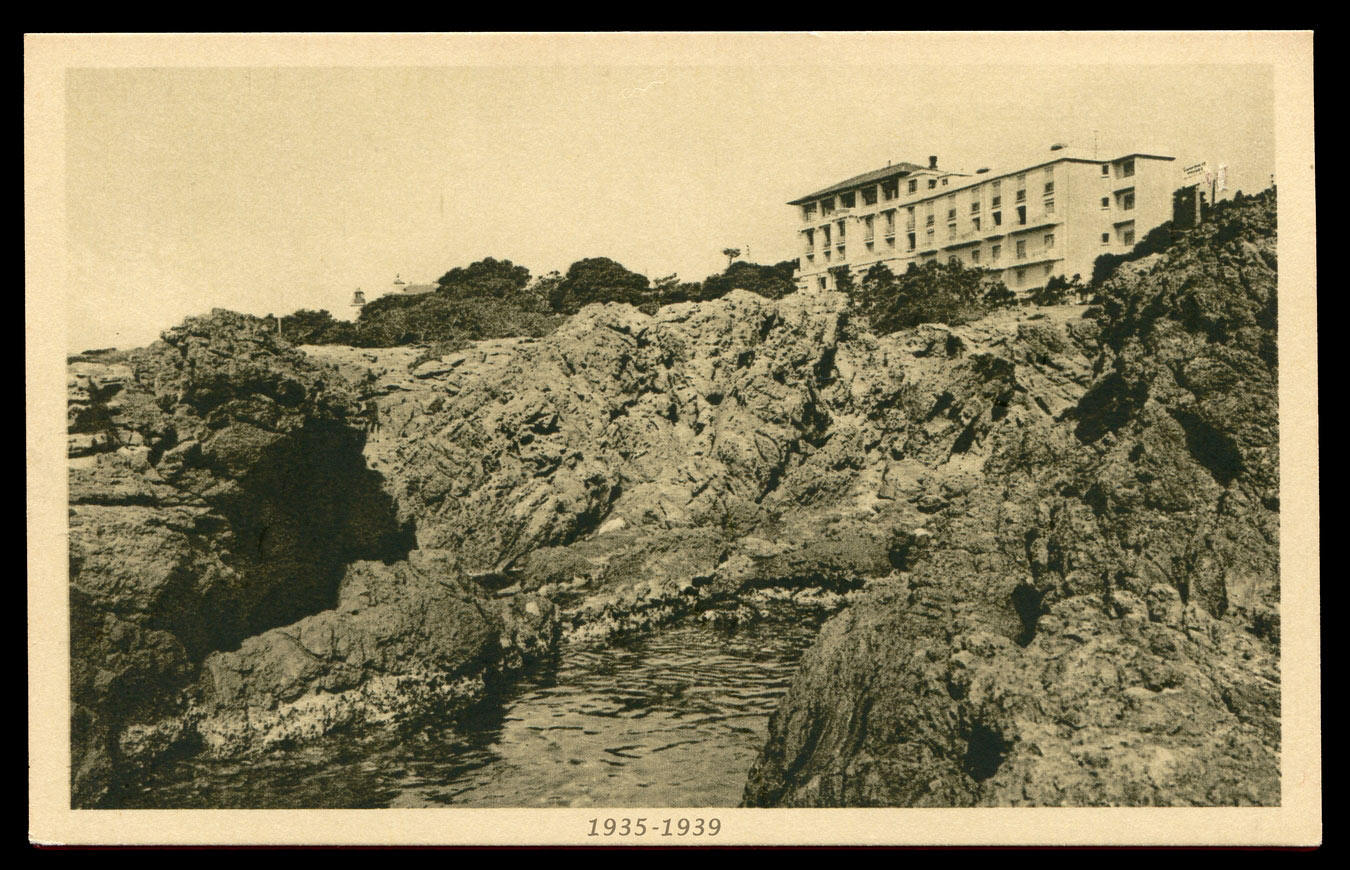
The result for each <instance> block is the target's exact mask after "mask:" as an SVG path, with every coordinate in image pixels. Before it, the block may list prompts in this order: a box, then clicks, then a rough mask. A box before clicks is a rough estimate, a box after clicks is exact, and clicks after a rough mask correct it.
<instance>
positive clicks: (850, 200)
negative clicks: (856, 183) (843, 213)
mask: <svg viewBox="0 0 1350 870" xmlns="http://www.w3.org/2000/svg"><path fill="white" fill-rule="evenodd" d="M857 204H858V197H857V196H856V195H855V194H854V193H853V191H851V190H850V191H849V192H848V193H844V194H840V196H839V205H840V206H842V207H843V208H853V206H855V205H857Z"/></svg>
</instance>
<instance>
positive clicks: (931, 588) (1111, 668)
mask: <svg viewBox="0 0 1350 870" xmlns="http://www.w3.org/2000/svg"><path fill="white" fill-rule="evenodd" d="M1215 218H1216V219H1215V222H1214V223H1212V224H1207V225H1205V226H1204V227H1202V228H1200V229H1198V230H1195V231H1192V232H1189V233H1186V234H1184V235H1181V236H1180V237H1179V238H1178V239H1177V240H1176V242H1175V244H1174V245H1173V246H1172V247H1171V248H1170V249H1168V250H1167V251H1166V252H1165V253H1163V254H1159V255H1154V256H1152V257H1150V258H1147V259H1144V260H1141V261H1138V262H1135V263H1131V264H1127V265H1126V266H1125V267H1123V268H1122V270H1121V271H1120V272H1119V273H1118V274H1117V275H1116V276H1115V277H1114V278H1112V279H1111V280H1110V281H1109V283H1108V284H1107V285H1106V287H1105V288H1104V298H1105V304H1104V307H1103V310H1102V312H1101V314H1100V317H1099V319H1098V321H1099V327H1100V332H1099V341H1100V347H1099V350H1098V352H1097V353H1096V354H1095V355H1094V362H1093V378H1092V382H1091V384H1090V386H1089V387H1088V389H1087V390H1086V392H1084V393H1083V395H1082V396H1081V397H1080V398H1078V400H1077V401H1076V402H1075V403H1073V404H1072V405H1071V406H1069V407H1067V408H1064V409H1062V410H1059V411H1057V412H1056V413H1055V414H1053V415H1047V416H1046V417H1045V418H1044V419H1042V420H1039V421H1036V423H1035V424H1034V425H1032V426H1030V427H1026V428H1023V429H1021V430H1019V431H1018V432H1016V433H1015V434H1014V435H1013V437H1010V438H1007V439H1006V440H1004V441H1002V442H1001V443H1000V444H998V445H997V446H996V447H995V448H994V450H993V451H992V453H991V455H990V457H989V460H988V462H987V463H986V465H985V468H984V473H983V476H982V477H981V479H980V481H979V483H978V484H977V485H976V486H975V487H973V488H972V489H970V491H969V492H967V493H965V494H964V495H963V496H962V501H961V502H960V503H959V504H958V505H954V506H953V508H951V509H949V510H948V511H946V512H945V513H944V515H943V516H942V517H941V518H940V519H939V520H938V521H937V522H935V523H933V524H932V525H931V526H930V528H929V531H930V532H931V535H930V536H928V537H927V539H926V541H925V543H924V545H923V547H922V548H920V549H919V551H918V552H917V553H916V554H915V555H914V556H913V557H912V558H911V559H910V560H909V565H908V568H909V574H908V576H907V577H906V580H905V583H904V584H903V586H899V587H896V588H892V589H887V590H884V591H882V592H879V593H878V594H876V595H874V596H872V597H871V598H869V599H868V600H866V601H864V602H862V603H859V604H857V605H855V606H854V607H852V608H850V609H849V610H848V611H847V612H846V613H844V614H842V615H840V616H838V617H836V618H835V619H834V620H833V621H832V622H830V623H828V624H827V625H826V626H825V627H824V629H823V630H822V633H821V636H820V638H819V640H818V642H817V644H816V646H815V648H814V649H813V650H811V651H810V653H808V655H807V656H806V658H805V660H804V662H803V665H802V669H801V672H800V674H799V675H798V677H797V678H796V679H795V681H794V683H793V685H792V687H791V690H790V692H789V694H788V696H787V698H786V699H785V701H784V703H783V705H782V707H781V708H780V710H779V711H778V713H777V714H776V715H775V717H774V719H773V722H772V725H771V736H770V739H769V742H768V745H767V747H766V748H765V750H764V752H763V754H762V756H761V758H760V759H759V762H758V763H757V765H756V767H755V769H754V771H753V772H752V774H751V777H750V782H749V784H748V786H747V788H746V793H745V799H746V802H747V803H748V804H751V805H792V806H805V805H810V806H835V805H874V806H880V805H886V806H966V805H999V806H1004V805H1234V804H1239V805H1252V804H1256V805H1272V804H1277V803H1278V802H1279V800H1280V781H1279V755H1278V752H1279V746H1280V693H1279V670H1278V662H1279V660H1278V641H1279V619H1278V598H1279V587H1278V578H1279V530H1278V519H1279V513H1278V511H1279V490H1278V474H1277V472H1278V455H1277V432H1278V430H1277V423H1278V413H1277V402H1276V355H1275V348H1276V341H1275V311H1276V308H1275V306H1276V269H1275V266H1276V263H1275V254H1274V251H1275V227H1274V202H1273V197H1270V196H1262V197H1257V198H1255V199H1254V200H1249V201H1247V202H1245V203H1238V204H1232V205H1230V206H1229V207H1227V208H1226V209H1224V210H1221V211H1219V212H1218V213H1217V214H1216V216H1215Z"/></svg>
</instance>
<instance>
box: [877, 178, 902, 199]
mask: <svg viewBox="0 0 1350 870" xmlns="http://www.w3.org/2000/svg"><path fill="white" fill-rule="evenodd" d="M899 195H900V182H899V181H887V182H883V183H882V185H881V198H882V199H885V200H888V201H889V200H892V199H895V198H896V197H897V196H899Z"/></svg>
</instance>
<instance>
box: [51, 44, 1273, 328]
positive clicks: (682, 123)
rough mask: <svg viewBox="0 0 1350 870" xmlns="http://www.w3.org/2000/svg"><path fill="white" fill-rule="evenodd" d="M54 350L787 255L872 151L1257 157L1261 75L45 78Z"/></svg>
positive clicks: (491, 73)
mask: <svg viewBox="0 0 1350 870" xmlns="http://www.w3.org/2000/svg"><path fill="white" fill-rule="evenodd" d="M66 107H67V115H66V144H67V151H66V170H67V200H66V203H67V219H68V229H69V271H70V278H69V287H68V292H69V294H70V295H69V305H68V306H67V312H68V316H69V317H70V322H69V324H68V329H69V339H68V345H69V347H70V349H71V350H79V349H85V348H93V347H105V346H119V347H131V346H136V345H140V344H145V343H147V342H149V341H151V340H153V339H154V338H155V337H156V336H157V335H158V333H159V331H160V330H162V329H164V328H166V327H168V326H171V325H173V324H174V323H176V322H178V321H179V320H181V319H182V318H183V317H184V316H186V315H188V314H195V313H202V312H205V311H207V310H209V309H210V308H213V307H223V308H231V309H234V310H238V311H244V312H249V313H253V314H267V313H271V312H283V313H289V312H291V311H294V310H296V309H298V308H326V309H328V310H329V311H331V312H332V313H333V314H334V315H335V316H337V317H341V318H349V317H352V316H353V311H352V309H350V308H349V306H348V304H347V303H348V302H349V300H350V298H351V295H352V291H353V290H355V289H356V288H358V287H360V288H362V289H363V290H365V291H366V293H367V296H368V297H369V298H374V297H376V296H379V295H381V294H382V293H383V292H385V291H387V290H388V289H390V285H391V283H392V281H393V279H394V276H395V274H396V273H397V274H400V275H401V276H402V277H403V279H404V280H406V281H410V282H419V283H420V282H432V281H435V279H436V278H438V277H439V276H440V275H442V274H443V273H444V272H446V271H447V270H449V269H450V268H452V267H454V266H462V265H466V264H468V263H470V262H472V261H474V260H477V259H481V258H482V257H486V256H493V257H497V258H499V259H501V258H505V259H510V260H513V261H514V262H516V263H518V264H521V265H525V266H527V267H529V269H530V270H531V272H532V273H533V274H534V275H536V276H537V275H541V274H544V273H545V272H547V271H549V270H551V269H558V270H565V269H566V268H567V266H568V265H569V264H570V263H572V262H573V261H575V260H579V259H582V258H584V257H596V256H606V257H612V258H614V259H616V260H618V261H619V262H621V263H623V264H624V265H625V266H627V267H629V268H630V269H634V270H636V271H639V272H643V273H644V274H646V275H648V276H649V277H651V278H656V277H659V276H662V275H667V274H670V273H672V272H678V273H679V275H680V276H681V277H682V278H685V279H688V280H700V279H702V278H703V277H705V276H706V275H708V274H710V273H712V272H715V271H718V270H720V269H721V268H722V267H724V266H725V265H726V259H725V257H723V256H722V254H721V250H722V249H723V248H726V247H739V248H742V249H745V248H747V247H748V248H749V258H750V259H751V260H754V261H756V262H761V263H773V262H777V261H779V260H783V259H787V258H789V257H794V256H796V254H797V252H798V242H797V239H796V236H795V231H796V229H797V226H798V220H797V214H796V212H795V210H794V209H792V208H790V207H789V206H787V205H786V204H785V203H786V202H787V201H788V200H790V199H793V198H795V197H797V196H800V195H803V194H805V193H808V192H810V191H812V190H814V189H817V188H819V187H823V186H825V185H827V184H830V183H833V182H835V181H839V180H841V179H843V178H845V177H848V176H851V175H855V174H858V173H860V172H865V171H867V170H870V169H875V168H877V167H880V166H884V165H885V164H886V163H887V161H901V160H908V161H912V162H916V163H925V162H926V161H927V158H928V155H930V154H935V155H938V157H939V164H940V165H941V166H942V167H943V168H946V169H954V170H964V171H974V170H975V169H977V168H979V167H983V166H989V167H992V168H994V169H995V170H998V169H1000V168H1013V167H1014V166H1015V164H1018V163H1019V162H1020V163H1022V164H1023V165H1026V164H1027V163H1029V162H1031V161H1032V160H1039V159H1043V155H1045V154H1048V148H1049V146H1050V145H1051V144H1052V143H1054V142H1066V143H1069V144H1071V145H1074V146H1079V147H1083V148H1087V149H1091V147H1092V145H1093V141H1094V130H1095V131H1096V142H1097V147H1098V150H1099V153H1100V155H1101V156H1102V157H1103V158H1105V157H1111V156H1116V155H1118V154H1122V153H1127V152H1132V151H1145V152H1150V153H1162V154H1168V155H1173V156H1175V157H1176V158H1177V159H1178V161H1181V162H1185V163H1193V162H1198V161H1200V160H1209V161H1211V162H1212V163H1215V164H1218V163H1227V164H1228V166H1229V172H1230V187H1231V189H1232V190H1237V189H1242V190H1244V191H1248V192H1255V191H1257V190H1260V189H1263V188H1265V187H1266V186H1268V184H1269V180H1270V176H1271V173H1272V172H1273V171H1274V167H1275V142H1274V126H1275V122H1274V90H1273V76H1272V71H1271V69H1270V67H1268V66H1204V65H1195V66H1176V65H1172V66H1155V67H1141V66H1110V65H1096V66H1063V65H1061V66H1044V67H1036V66H1026V65H1018V66H1015V67H1012V66H1009V67H993V66H987V67H986V66H953V65H948V66H904V65H893V66H885V65H873V66H856V65H855V66H837V65H819V66H813V65H811V64H810V63H809V62H798V63H791V64H781V65H762V64H761V65H756V66H716V67H708V66H703V67H690V66H679V65H675V64H667V65H660V66H658V65H656V64H652V65H651V66H647V67H632V66H623V67H618V66H613V67H604V66H556V67H550V66H530V67H521V68H504V67H485V66H466V67H458V68H456V67H436V68H426V67H417V68H398V67H392V68H350V69H327V68H257V69H222V68H196V69H192V68H156V69H90V70H78V69H77V70H71V71H70V72H69V74H68V78H67V103H66Z"/></svg>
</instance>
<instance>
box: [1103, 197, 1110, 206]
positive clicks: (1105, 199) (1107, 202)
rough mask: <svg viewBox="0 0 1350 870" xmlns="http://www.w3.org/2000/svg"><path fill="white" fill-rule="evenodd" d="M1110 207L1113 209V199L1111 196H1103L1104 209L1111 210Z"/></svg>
mask: <svg viewBox="0 0 1350 870" xmlns="http://www.w3.org/2000/svg"><path fill="white" fill-rule="evenodd" d="M1110 207H1111V197H1109V196H1103V197H1102V208H1110Z"/></svg>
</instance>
